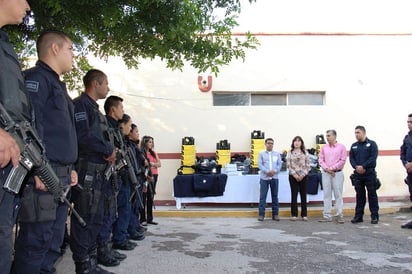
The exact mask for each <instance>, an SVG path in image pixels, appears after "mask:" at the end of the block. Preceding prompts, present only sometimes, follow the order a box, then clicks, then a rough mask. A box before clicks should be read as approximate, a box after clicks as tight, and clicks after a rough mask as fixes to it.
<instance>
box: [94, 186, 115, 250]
mask: <svg viewBox="0 0 412 274" xmlns="http://www.w3.org/2000/svg"><path fill="white" fill-rule="evenodd" d="M102 199H103V210H104V213H103V221H102V226H101V228H100V232H99V234H98V235H97V245H98V246H105V245H106V244H107V243H108V242H109V240H110V236H111V234H112V231H113V224H114V223H115V222H116V209H117V205H116V204H115V203H116V199H115V193H114V191H113V185H112V182H111V181H106V180H105V183H104V185H103V188H102Z"/></svg>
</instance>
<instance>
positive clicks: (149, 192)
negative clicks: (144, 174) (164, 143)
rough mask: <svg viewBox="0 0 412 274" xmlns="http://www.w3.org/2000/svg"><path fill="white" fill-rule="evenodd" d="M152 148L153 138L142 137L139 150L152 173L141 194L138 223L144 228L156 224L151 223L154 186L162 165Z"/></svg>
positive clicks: (155, 223)
mask: <svg viewBox="0 0 412 274" xmlns="http://www.w3.org/2000/svg"><path fill="white" fill-rule="evenodd" d="M153 147H154V140H153V137H151V136H143V138H142V142H141V150H142V153H143V155H145V156H146V159H147V161H148V162H149V165H150V167H151V173H152V174H151V176H150V177H151V180H148V181H149V182H148V183H149V185H147V186H146V192H143V208H142V209H141V211H140V223H141V224H142V225H144V226H145V225H147V224H152V225H157V222H155V221H153V200H154V195H155V194H156V184H157V178H158V176H159V171H158V168H159V167H161V166H162V164H161V163H160V159H159V156H158V155H157V153H156V151H154V150H153ZM146 212H147V216H146Z"/></svg>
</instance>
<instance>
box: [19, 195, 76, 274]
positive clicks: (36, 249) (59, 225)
mask: <svg viewBox="0 0 412 274" xmlns="http://www.w3.org/2000/svg"><path fill="white" fill-rule="evenodd" d="M46 195H50V194H46ZM67 212H68V206H67V205H66V204H63V203H59V204H58V206H57V209H56V220H55V221H46V222H36V223H20V224H19V226H20V230H19V235H18V237H17V239H16V243H15V248H16V254H15V255H14V266H13V273H21V274H25V273H54V272H55V271H56V269H55V268H54V264H55V263H56V261H57V259H59V257H60V256H61V252H60V247H61V245H62V243H63V239H64V230H65V225H66V220H67Z"/></svg>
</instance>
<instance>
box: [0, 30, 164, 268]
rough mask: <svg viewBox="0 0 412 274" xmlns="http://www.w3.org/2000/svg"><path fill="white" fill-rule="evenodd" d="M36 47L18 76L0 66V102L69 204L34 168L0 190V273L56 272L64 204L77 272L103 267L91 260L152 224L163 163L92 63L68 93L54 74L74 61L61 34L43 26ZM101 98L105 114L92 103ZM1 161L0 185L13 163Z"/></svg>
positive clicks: (111, 262) (130, 245)
mask: <svg viewBox="0 0 412 274" xmlns="http://www.w3.org/2000/svg"><path fill="white" fill-rule="evenodd" d="M0 34H1V35H5V33H3V32H1V33H0ZM5 37H6V36H5ZM36 45H37V53H38V61H37V63H36V65H35V67H33V68H31V69H29V70H27V71H25V72H24V78H22V77H20V76H19V77H14V78H16V81H14V79H13V78H10V77H9V79H5V77H4V75H3V73H2V70H3V68H2V70H0V72H1V74H0V77H1V80H0V83H1V87H2V88H1V90H0V91H1V103H2V105H4V106H5V108H6V109H7V111H8V112H9V113H10V114H11V116H12V117H13V118H14V119H15V120H16V122H19V121H23V120H25V121H29V122H30V123H31V124H32V125H33V126H34V128H35V131H36V134H37V135H38V137H39V139H40V140H41V143H42V144H43V145H44V148H45V154H46V155H45V156H46V158H47V160H48V163H49V164H50V166H51V169H53V171H54V172H55V174H56V175H57V177H58V178H59V181H60V184H62V188H63V189H64V190H65V191H64V193H65V194H67V197H70V198H69V199H70V203H68V202H66V203H65V202H63V201H62V200H58V199H56V197H55V196H54V195H52V194H51V191H50V189H48V185H47V184H46V183H45V182H44V180H43V179H40V178H42V177H41V176H40V175H39V174H37V173H36V172H30V173H29V174H28V176H26V180H25V183H24V184H23V185H22V187H21V190H20V193H19V195H14V194H13V193H11V192H9V191H6V190H5V189H4V188H0V189H1V190H0V201H1V203H0V209H1V212H2V215H3V216H1V217H0V232H1V233H0V254H1V256H0V273H10V271H11V272H12V273H22V274H23V273H24V274H26V273H54V272H55V271H56V270H55V267H54V265H55V263H56V261H57V259H58V258H59V257H60V255H61V250H60V247H61V245H62V243H63V238H64V234H65V227H66V222H67V217H68V212H69V207H70V204H73V205H74V208H72V211H73V212H75V213H76V214H71V215H70V240H69V243H70V248H71V250H72V253H73V260H74V263H75V269H76V273H110V272H108V271H106V270H104V269H103V268H101V267H99V266H98V263H100V264H103V265H105V266H115V265H118V264H119V263H120V261H122V260H124V259H125V258H126V255H125V254H122V253H120V252H118V251H117V250H132V249H134V248H135V247H136V246H137V244H136V243H135V242H133V241H131V240H142V239H143V238H144V237H145V236H144V231H145V229H146V228H145V227H143V226H142V225H141V222H147V223H152V224H156V222H154V221H153V215H152V211H151V209H152V204H153V195H154V193H155V183H156V181H157V168H158V167H160V165H161V164H160V160H159V158H158V156H157V154H156V153H155V152H154V151H153V138H152V137H150V136H144V137H143V138H142V140H141V142H140V143H141V146H140V145H139V133H138V128H137V126H136V125H134V124H133V123H132V119H131V117H130V116H129V115H127V114H125V113H124V110H123V99H122V98H120V97H118V96H109V97H107V98H106V96H107V95H108V92H109V82H108V78H107V76H106V75H105V73H103V72H102V71H100V70H96V69H91V70H89V71H88V72H87V74H86V75H85V76H84V78H83V82H84V86H85V91H84V92H83V93H82V94H81V95H80V96H79V97H77V98H75V99H74V100H72V99H71V98H70V97H69V96H68V93H67V89H66V85H65V83H64V82H62V81H61V80H60V77H61V76H62V75H63V74H65V73H67V72H69V71H71V70H72V67H73V61H74V54H73V45H72V41H71V39H70V38H69V37H68V36H67V35H66V34H64V33H62V32H59V31H45V32H43V33H42V34H41V35H40V36H39V38H38V40H37V44H36ZM1 52H3V51H1ZM3 57H4V56H0V58H2V59H1V64H2V67H3V65H4V70H7V69H8V67H7V66H8V64H10V62H3ZM12 57H13V59H14V55H13V56H12ZM5 58H8V56H6V57H5ZM6 61H7V60H6ZM12 65H13V66H14V64H10V66H12ZM15 73H16V74H18V71H17V72H15ZM7 80H9V82H7ZM16 82H17V84H16ZM4 86H6V87H8V88H10V90H13V88H15V87H16V86H19V90H20V94H16V93H12V92H7V90H9V89H8V88H7V89H6V88H4V89H3V87H4ZM19 96H20V98H23V99H24V102H26V103H25V104H22V103H21V102H23V101H22V100H20V98H18V99H19V100H20V101H19V102H17V103H16V105H19V104H20V105H22V106H23V107H15V106H14V105H13V104H11V103H10V104H9V102H15V101H16V97H19ZM105 98H106V100H105V103H104V111H105V115H103V114H102V113H101V112H100V111H99V105H98V104H97V101H98V100H100V99H105ZM1 165H2V168H1V170H0V171H1V173H0V174H1V183H2V185H3V184H4V183H5V182H6V180H7V178H10V175H11V173H10V172H11V171H12V170H15V167H16V166H17V165H16V162H15V161H14V162H13V161H11V162H10V163H8V164H7V165H4V164H3V163H1ZM19 198H20V199H19ZM64 198H65V197H64ZM17 201H18V202H17ZM146 205H147V206H146ZM146 212H147V215H146ZM16 217H17V225H18V226H17V228H18V229H16V231H18V233H17V237H16V239H15V241H14V246H13V242H12V240H11V239H12V229H13V225H14V221H15V220H16ZM13 249H14V262H13V263H12V261H13V256H12V252H13ZM115 249H117V250H115Z"/></svg>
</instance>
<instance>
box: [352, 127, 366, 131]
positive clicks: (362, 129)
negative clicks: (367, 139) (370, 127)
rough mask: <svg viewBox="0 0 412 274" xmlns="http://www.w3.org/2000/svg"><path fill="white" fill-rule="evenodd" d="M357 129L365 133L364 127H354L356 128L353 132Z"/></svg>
mask: <svg viewBox="0 0 412 274" xmlns="http://www.w3.org/2000/svg"><path fill="white" fill-rule="evenodd" d="M357 129H359V130H360V131H362V132H366V129H365V127H364V126H356V127H355V130H357Z"/></svg>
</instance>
